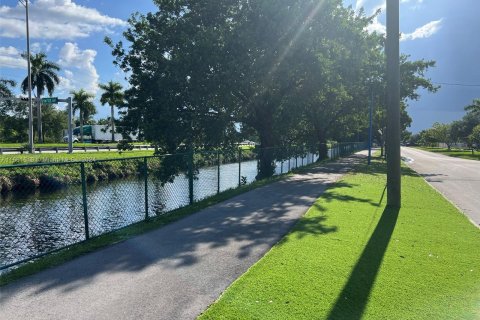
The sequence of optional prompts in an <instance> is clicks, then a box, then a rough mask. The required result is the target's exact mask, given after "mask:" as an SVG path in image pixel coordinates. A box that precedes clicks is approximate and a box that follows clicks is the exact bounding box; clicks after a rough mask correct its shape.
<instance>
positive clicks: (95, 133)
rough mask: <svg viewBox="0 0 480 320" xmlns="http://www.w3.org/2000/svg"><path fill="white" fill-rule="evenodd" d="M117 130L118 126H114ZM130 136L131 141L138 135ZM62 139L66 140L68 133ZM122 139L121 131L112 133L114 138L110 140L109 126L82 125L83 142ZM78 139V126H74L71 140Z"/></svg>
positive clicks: (75, 140) (116, 140)
mask: <svg viewBox="0 0 480 320" xmlns="http://www.w3.org/2000/svg"><path fill="white" fill-rule="evenodd" d="M115 129H116V130H115V131H117V130H118V128H117V127H116V128H115ZM130 138H131V140H132V141H137V140H138V136H137V135H133V134H130ZM63 140H64V141H66V142H68V134H65V137H63ZM120 140H123V135H122V134H121V133H118V132H116V133H115V134H114V140H113V141H112V131H111V129H110V127H109V126H107V125H100V124H94V125H84V126H83V141H84V142H92V143H94V142H118V141H120ZM79 141H81V139H80V127H76V128H75V129H73V142H79Z"/></svg>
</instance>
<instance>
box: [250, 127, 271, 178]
mask: <svg viewBox="0 0 480 320" xmlns="http://www.w3.org/2000/svg"><path fill="white" fill-rule="evenodd" d="M259 136H260V146H261V148H260V151H259V153H258V159H259V163H258V174H257V176H256V177H255V178H256V179H257V180H260V179H265V178H269V177H271V176H273V174H274V173H275V165H274V162H273V161H274V149H273V147H274V143H273V137H272V133H271V131H270V132H268V130H264V131H260V132H259Z"/></svg>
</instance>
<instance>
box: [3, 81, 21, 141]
mask: <svg viewBox="0 0 480 320" xmlns="http://www.w3.org/2000/svg"><path fill="white" fill-rule="evenodd" d="M15 86H16V82H15V81H13V80H8V79H0V97H13V92H12V89H13V88H14V87H15ZM27 130H28V125H27V105H26V103H22V102H14V101H8V100H7V101H1V102H0V141H3V142H24V141H25V140H27V137H28V135H27Z"/></svg>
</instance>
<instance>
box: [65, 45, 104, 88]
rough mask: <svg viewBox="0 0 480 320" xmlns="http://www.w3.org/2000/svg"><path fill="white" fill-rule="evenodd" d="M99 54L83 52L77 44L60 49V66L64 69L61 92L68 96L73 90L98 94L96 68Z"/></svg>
mask: <svg viewBox="0 0 480 320" xmlns="http://www.w3.org/2000/svg"><path fill="white" fill-rule="evenodd" d="M96 55H97V52H96V51H95V50H92V49H85V50H81V49H80V48H78V45H77V44H76V43H72V42H66V43H65V45H64V46H63V47H62V48H61V49H60V53H59V60H58V64H59V65H60V66H61V67H62V68H63V76H61V77H60V85H59V88H58V89H59V91H61V92H62V93H64V94H68V93H69V92H70V91H71V90H79V89H85V90H86V91H87V92H90V93H93V94H95V93H97V91H98V79H99V75H98V73H97V69H96V68H95V65H94V62H95V56H96Z"/></svg>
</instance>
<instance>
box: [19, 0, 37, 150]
mask: <svg viewBox="0 0 480 320" xmlns="http://www.w3.org/2000/svg"><path fill="white" fill-rule="evenodd" d="M24 1H25V3H23V1H20V3H21V4H23V6H24V7H25V21H26V28H27V68H28V152H30V153H33V152H34V151H35V148H34V145H33V105H32V71H31V70H32V69H31V66H30V28H29V26H28V0H24Z"/></svg>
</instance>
